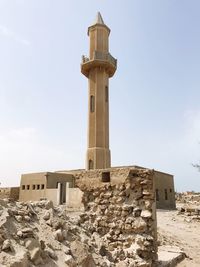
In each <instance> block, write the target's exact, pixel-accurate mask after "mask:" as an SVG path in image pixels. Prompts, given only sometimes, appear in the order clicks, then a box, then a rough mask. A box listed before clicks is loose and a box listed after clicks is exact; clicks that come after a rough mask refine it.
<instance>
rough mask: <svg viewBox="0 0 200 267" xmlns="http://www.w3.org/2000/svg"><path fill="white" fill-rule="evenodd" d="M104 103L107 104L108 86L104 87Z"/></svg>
mask: <svg viewBox="0 0 200 267" xmlns="http://www.w3.org/2000/svg"><path fill="white" fill-rule="evenodd" d="M105 101H106V102H108V86H107V85H106V86H105Z"/></svg>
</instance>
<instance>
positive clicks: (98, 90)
mask: <svg viewBox="0 0 200 267" xmlns="http://www.w3.org/2000/svg"><path fill="white" fill-rule="evenodd" d="M109 34H110V29H109V28H108V26H107V25H106V24H105V23H104V21H103V19H102V16H101V14H100V13H98V14H97V17H96V20H95V22H94V23H93V24H92V25H91V26H90V27H89V28H88V35H89V40H90V51H89V58H88V57H85V56H83V58H82V63H81V72H82V74H84V75H85V76H86V77H87V78H88V84H89V85H88V87H89V90H88V92H89V94H88V148H87V156H86V170H88V171H87V172H86V170H73V171H61V172H47V173H46V172H45V173H34V174H24V175H22V178H21V185H20V197H19V199H20V200H21V201H27V200H39V199H41V198H47V199H51V200H52V201H53V202H54V203H55V204H62V203H64V202H67V203H68V204H69V205H72V206H74V207H75V206H77V207H78V206H79V204H80V201H81V197H82V193H84V192H80V190H79V189H77V188H75V187H76V186H77V183H78V181H79V179H81V177H83V176H84V177H85V176H86V175H87V176H88V179H90V177H91V175H92V177H93V176H94V175H97V174H98V175H100V176H101V179H102V181H107V182H109V181H110V180H109V179H110V177H111V176H112V177H113V178H112V179H115V175H117V176H119V173H121V172H122V173H128V172H129V171H130V170H131V169H134V170H135V169H143V170H145V169H146V170H149V169H147V168H143V167H138V166H125V167H111V155H110V154H111V153H110V149H109V78H110V77H112V76H113V75H114V73H115V71H116V68H117V60H116V59H115V58H113V57H112V56H111V55H110V53H109ZM152 177H153V180H154V190H155V196H156V198H155V203H156V206H157V208H165V209H174V208H175V191H174V180H173V176H172V175H170V174H167V173H163V172H160V171H154V172H153V176H152ZM122 178H123V177H122Z"/></svg>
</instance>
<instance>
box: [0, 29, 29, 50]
mask: <svg viewBox="0 0 200 267" xmlns="http://www.w3.org/2000/svg"><path fill="white" fill-rule="evenodd" d="M0 35H2V36H5V37H7V38H11V39H12V40H15V41H16V42H18V43H21V44H23V45H26V46H29V45H30V42H29V41H28V40H26V39H24V38H22V37H20V36H19V35H18V34H16V33H14V32H13V31H11V30H10V29H8V28H7V27H5V26H3V25H0Z"/></svg>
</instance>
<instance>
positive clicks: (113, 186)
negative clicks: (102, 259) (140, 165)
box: [76, 168, 157, 267]
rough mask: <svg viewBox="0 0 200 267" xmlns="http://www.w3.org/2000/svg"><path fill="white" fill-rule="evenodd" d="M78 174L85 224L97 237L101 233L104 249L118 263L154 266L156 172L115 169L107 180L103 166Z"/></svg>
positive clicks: (155, 250) (155, 252)
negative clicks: (103, 172) (108, 180)
mask: <svg viewBox="0 0 200 267" xmlns="http://www.w3.org/2000/svg"><path fill="white" fill-rule="evenodd" d="M76 177H77V180H76V183H77V186H78V187H79V188H80V189H81V190H82V191H83V192H84V193H83V203H84V207H85V213H84V214H83V215H82V216H81V218H82V225H83V227H85V228H86V229H87V231H89V232H90V233H91V234H93V236H94V239H95V236H96V234H95V233H97V235H98V236H99V235H100V237H101V246H103V248H104V253H105V254H106V255H110V257H111V258H112V260H113V262H115V263H117V262H119V261H124V260H125V261H126V262H127V263H128V264H132V263H134V264H135V265H134V266H141V265H139V264H141V263H144V264H146V265H144V266H147V267H150V266H153V265H154V262H155V260H156V258H157V245H156V241H157V234H156V231H157V225H156V209H155V196H154V192H155V191H154V190H155V189H154V178H153V177H154V172H153V171H151V170H145V169H140V170H139V169H130V170H128V169H126V168H121V169H120V168H119V169H112V170H111V173H110V182H107V183H103V182H102V171H100V170H96V171H84V172H80V173H79V174H76ZM94 243H96V240H95V242H94Z"/></svg>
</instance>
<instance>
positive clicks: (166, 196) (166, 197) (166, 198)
mask: <svg viewBox="0 0 200 267" xmlns="http://www.w3.org/2000/svg"><path fill="white" fill-rule="evenodd" d="M165 200H168V195H167V189H165Z"/></svg>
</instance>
